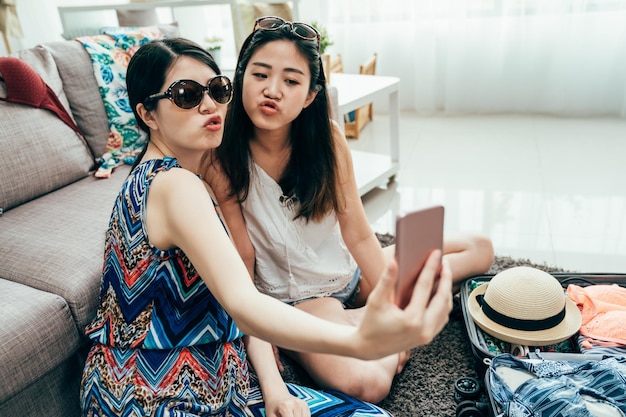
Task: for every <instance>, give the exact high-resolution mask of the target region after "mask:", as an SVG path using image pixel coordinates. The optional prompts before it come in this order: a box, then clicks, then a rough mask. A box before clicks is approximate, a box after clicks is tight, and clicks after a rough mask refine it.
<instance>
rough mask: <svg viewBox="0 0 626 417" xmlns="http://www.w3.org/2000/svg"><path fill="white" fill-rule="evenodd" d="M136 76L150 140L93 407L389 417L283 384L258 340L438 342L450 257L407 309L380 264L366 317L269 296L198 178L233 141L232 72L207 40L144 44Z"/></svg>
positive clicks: (105, 312)
mask: <svg viewBox="0 0 626 417" xmlns="http://www.w3.org/2000/svg"><path fill="white" fill-rule="evenodd" d="M126 81H127V86H128V99H129V102H130V105H131V106H132V108H133V111H134V114H135V116H136V118H137V121H138V123H139V126H141V128H142V129H143V130H144V131H146V132H147V134H148V142H147V144H146V147H145V149H144V151H143V153H142V155H141V157H140V158H139V160H138V161H137V163H136V165H135V166H134V167H133V168H132V170H131V172H130V174H129V176H128V178H127V179H126V180H125V182H124V184H123V185H122V188H121V191H120V193H119V194H118V196H117V198H116V200H115V203H114V206H113V211H112V214H111V218H110V222H109V228H108V230H107V233H106V240H105V254H104V267H103V271H102V279H101V290H100V300H99V304H98V308H97V312H96V316H95V318H94V319H93V321H92V322H91V323H90V324H89V325H88V326H87V328H86V335H87V337H88V338H90V339H91V341H92V342H93V346H92V347H91V349H90V351H89V354H88V357H87V361H86V364H85V367H84V370H83V378H82V386H81V395H80V403H81V407H82V410H83V415H85V416H171V417H174V416H178V417H192V416H271V417H286V416H309V415H315V416H329V417H330V416H336V415H346V416H348V415H373V416H374V415H383V416H386V415H388V413H387V412H385V411H384V410H382V409H380V408H378V407H376V406H373V405H371V404H368V403H365V402H363V401H359V400H355V399H354V398H350V397H349V396H346V395H341V394H339V393H337V394H336V395H335V394H334V393H332V392H321V391H313V390H310V389H308V388H304V387H298V386H295V385H291V384H285V383H284V382H283V381H282V378H281V376H280V373H279V372H278V369H277V368H276V365H275V363H274V357H273V352H272V349H271V345H270V344H268V343H267V342H263V341H261V340H260V339H257V338H256V337H258V338H262V339H265V340H267V341H269V342H271V343H273V344H277V345H281V346H285V347H287V348H289V349H293V350H307V351H315V352H322V353H332V354H339V355H352V356H357V357H360V358H362V359H374V358H377V357H381V356H385V355H389V354H391V353H393V352H396V351H399V350H404V349H407V348H410V347H412V346H416V345H420V344H423V343H425V342H428V341H430V340H431V339H432V338H433V337H434V336H435V335H436V334H437V333H438V332H439V331H440V330H441V328H442V327H443V325H444V324H445V322H446V320H444V319H439V318H438V317H441V316H443V315H444V314H446V312H448V311H449V310H450V309H451V297H450V295H449V289H450V286H451V280H450V273H449V272H448V270H447V269H444V272H443V273H442V279H441V281H440V282H439V283H435V276H436V268H437V265H438V263H439V259H440V256H441V254H440V253H436V254H434V255H433V256H432V257H431V259H430V260H429V267H428V268H427V271H426V272H424V273H423V274H422V277H421V279H420V285H421V286H422V287H423V288H422V291H425V292H427V293H428V294H430V292H431V291H436V295H435V296H434V298H430V297H425V296H423V295H418V293H417V291H416V292H415V294H416V296H415V297H413V299H412V301H411V304H410V305H409V307H408V309H407V310H404V311H403V310H400V309H398V308H397V307H396V306H395V305H394V304H393V303H392V301H391V300H393V288H394V282H395V278H394V277H395V270H394V268H393V267H392V268H390V269H389V270H386V271H385V272H382V271H381V274H384V277H382V279H381V285H379V286H378V287H377V288H376V290H375V291H374V292H373V295H372V297H371V299H370V300H371V301H370V302H369V303H368V305H367V307H366V310H367V311H366V317H367V319H368V320H367V321H366V322H363V324H361V325H359V326H348V325H344V324H338V323H334V322H332V321H329V320H323V319H320V318H318V317H315V316H313V315H311V314H306V313H304V312H302V311H301V310H298V309H296V308H293V307H291V306H289V305H286V304H285V303H282V302H280V301H278V300H276V299H274V298H272V297H269V296H267V295H263V294H261V293H260V292H259V291H258V290H257V289H256V288H255V287H254V285H253V284H252V282H251V280H250V277H249V274H248V272H247V270H246V267H245V264H244V263H243V261H242V259H241V257H240V256H239V254H238V253H237V250H236V248H235V246H234V245H233V243H232V241H231V240H230V237H229V234H228V230H227V228H226V226H225V225H224V223H223V222H222V217H221V214H220V211H219V208H218V207H217V204H216V203H215V200H214V199H213V197H212V191H211V189H210V188H209V187H208V185H207V183H206V182H204V181H203V179H202V178H201V177H200V175H199V168H200V163H201V159H202V156H203V155H204V153H205V152H207V151H208V150H210V149H214V148H216V147H217V146H219V144H220V143H221V141H222V133H223V120H224V117H225V115H226V106H227V104H228V103H229V102H230V100H231V98H232V85H231V82H230V80H229V79H228V78H227V77H225V76H223V75H221V74H220V70H219V68H218V66H217V65H216V64H215V62H214V60H213V58H212V57H211V55H210V54H209V53H208V52H206V51H205V50H204V49H202V47H200V46H199V45H197V44H195V43H192V42H190V41H187V40H184V39H179V38H177V39H164V40H158V41H152V42H149V43H147V44H145V45H144V46H142V47H141V48H139V49H138V50H137V52H136V53H135V55H134V56H133V57H132V59H131V60H130V63H129V66H128V70H127V75H126ZM416 318H420V320H416ZM244 335H246V336H245V337H244ZM244 340H245V345H244ZM248 358H249V359H250V364H251V365H252V366H253V368H254V370H255V373H256V376H255V375H253V374H252V373H250V372H249V369H248ZM257 377H258V383H257Z"/></svg>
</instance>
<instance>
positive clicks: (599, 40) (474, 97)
mask: <svg viewBox="0 0 626 417" xmlns="http://www.w3.org/2000/svg"><path fill="white" fill-rule="evenodd" d="M321 1H322V4H323V6H322V7H321V13H322V14H323V15H324V16H322V17H323V20H324V21H325V22H326V23H327V26H328V29H329V32H330V33H331V34H332V37H333V39H334V40H335V45H334V46H333V52H335V53H341V54H342V57H343V60H344V62H345V63H346V65H345V66H346V67H348V69H352V70H353V71H354V72H356V69H357V68H358V65H359V63H360V61H362V60H365V59H366V58H367V57H368V56H369V55H370V54H371V53H372V52H377V53H378V67H377V73H378V74H381V75H395V76H399V77H400V78H401V87H400V98H401V107H402V108H403V109H413V110H417V111H419V112H422V113H437V112H443V113H446V114H463V113H493V112H523V113H547V114H556V115H563V116H605V115H607V116H608V115H611V116H615V115H617V116H620V117H626V1H625V0H382V1H381V0H321Z"/></svg>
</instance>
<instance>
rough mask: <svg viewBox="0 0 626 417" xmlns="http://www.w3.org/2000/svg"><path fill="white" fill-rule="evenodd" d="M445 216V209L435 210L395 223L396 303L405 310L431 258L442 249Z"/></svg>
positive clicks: (417, 212)
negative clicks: (419, 277)
mask: <svg viewBox="0 0 626 417" xmlns="http://www.w3.org/2000/svg"><path fill="white" fill-rule="evenodd" d="M443 214H444V209H443V206H433V207H428V208H424V209H421V210H415V211H411V212H409V213H407V214H403V215H399V216H398V218H397V219H396V259H397V261H398V281H397V284H396V300H397V303H398V306H400V307H402V308H404V307H406V305H407V304H408V303H409V300H410V299H411V293H412V291H413V287H414V286H415V283H416V282H417V277H418V276H419V273H420V271H421V270H422V268H423V267H424V264H425V263H426V258H428V255H430V253H431V252H432V251H434V250H435V249H440V250H441V249H442V248H443Z"/></svg>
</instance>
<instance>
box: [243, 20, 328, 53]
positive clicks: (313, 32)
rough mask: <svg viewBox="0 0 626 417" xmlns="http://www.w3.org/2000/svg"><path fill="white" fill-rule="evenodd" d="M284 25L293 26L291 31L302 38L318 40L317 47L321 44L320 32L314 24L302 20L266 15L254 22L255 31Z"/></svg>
mask: <svg viewBox="0 0 626 417" xmlns="http://www.w3.org/2000/svg"><path fill="white" fill-rule="evenodd" d="M283 26H289V27H291V33H293V34H294V35H296V36H297V37H299V38H301V39H305V40H308V41H315V40H316V41H317V47H318V48H319V46H320V33H319V32H318V31H317V29H315V28H314V27H313V26H311V25H308V24H306V23H302V22H288V21H286V20H285V19H283V18H281V17H277V16H264V17H259V18H258V19H257V20H256V21H255V22H254V29H253V30H252V31H253V32H256V31H257V30H259V29H260V30H278V29H280V28H282V27H283Z"/></svg>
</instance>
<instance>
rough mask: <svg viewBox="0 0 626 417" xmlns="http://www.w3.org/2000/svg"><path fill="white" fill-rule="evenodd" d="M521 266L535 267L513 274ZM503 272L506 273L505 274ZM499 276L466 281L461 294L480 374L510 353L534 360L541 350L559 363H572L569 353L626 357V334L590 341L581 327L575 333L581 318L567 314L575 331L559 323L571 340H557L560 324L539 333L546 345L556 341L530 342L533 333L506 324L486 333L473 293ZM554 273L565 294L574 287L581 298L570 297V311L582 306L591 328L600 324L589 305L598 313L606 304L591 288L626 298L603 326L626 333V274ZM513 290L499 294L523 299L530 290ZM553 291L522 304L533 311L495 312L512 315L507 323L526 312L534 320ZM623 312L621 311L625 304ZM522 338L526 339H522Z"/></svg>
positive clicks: (507, 308)
mask: <svg viewBox="0 0 626 417" xmlns="http://www.w3.org/2000/svg"><path fill="white" fill-rule="evenodd" d="M520 268H522V269H523V268H528V269H534V268H530V267H515V268H511V270H514V269H515V270H517V269H520ZM503 272H506V271H503ZM516 272H519V271H516ZM531 272H532V271H531ZM542 273H543V272H542ZM500 274H502V272H501V273H500ZM544 274H545V273H544ZM496 275H499V274H496ZM496 275H481V276H477V277H473V278H471V279H468V280H466V281H465V282H464V283H463V285H462V287H461V290H460V305H461V310H462V312H463V319H464V322H465V329H466V332H467V335H468V339H469V341H470V345H471V349H472V353H473V354H474V356H475V358H476V371H477V373H478V374H479V375H482V374H483V373H484V372H485V370H486V368H487V366H488V364H486V363H485V362H484V361H485V359H493V358H494V357H495V356H497V355H500V354H504V353H510V354H513V355H514V356H519V357H529V356H530V355H531V354H533V353H534V352H535V351H539V352H541V353H542V354H543V357H544V358H545V359H550V358H551V357H552V358H559V359H567V356H563V355H564V354H565V355H567V354H574V355H579V354H581V353H585V354H587V355H594V356H588V357H587V359H600V358H602V357H603V356H607V355H625V356H626V343H624V338H625V337H626V333H625V334H623V335H620V334H618V335H617V336H618V337H616V338H613V340H606V339H607V338H605V339H602V337H598V335H595V336H596V337H589V336H588V335H583V334H581V332H580V331H578V330H579V329H575V330H577V331H572V326H579V327H580V326H581V324H582V323H581V322H578V323H577V322H576V320H575V319H573V318H572V317H567V315H566V319H567V320H564V321H569V327H570V328H569V329H566V328H564V327H567V326H565V325H564V323H561V324H559V327H560V328H562V330H561V336H563V335H568V334H571V337H570V336H566V337H565V338H563V337H557V336H559V334H558V332H554V331H552V330H554V329H555V328H556V326H555V325H554V324H553V323H552V324H551V323H547V324H546V326H547V327H548V328H549V329H548V330H546V332H547V333H546V332H541V331H540V332H538V333H543V337H538V338H536V339H535V340H539V341H541V342H545V341H549V342H550V343H538V344H534V343H532V342H528V341H526V339H525V338H524V337H523V336H526V335H528V334H529V332H525V331H516V330H515V331H512V332H510V333H511V334H509V333H507V332H506V331H505V330H503V329H502V326H498V325H496V324H493V323H492V324H491V326H492V327H493V329H491V328H490V329H489V330H490V331H489V332H486V331H485V330H484V327H485V325H484V323H481V324H482V327H483V328H481V327H480V326H479V325H478V324H477V323H476V321H475V320H474V317H476V312H475V311H474V317H472V314H471V312H470V310H471V308H474V309H476V299H477V296H476V294H472V292H473V291H474V290H475V289H477V288H478V287H481V286H482V285H484V284H489V283H490V282H491V280H492V279H494V277H495V276H496ZM550 275H551V276H552V277H554V278H555V279H556V280H557V281H558V282H559V283H560V284H561V287H562V291H565V290H566V289H567V288H568V287H569V286H570V285H572V286H571V287H569V288H570V289H571V291H570V292H571V293H572V294H576V297H578V298H575V299H574V300H571V299H568V300H567V304H568V306H567V308H568V309H569V308H571V306H572V305H574V306H576V307H577V308H578V310H581V309H582V310H583V312H582V315H583V316H584V319H585V320H586V321H585V324H586V325H587V327H592V326H593V325H596V324H597V323H596V321H594V320H593V319H590V318H589V314H590V313H589V311H585V310H584V308H585V303H587V307H589V305H591V306H590V307H589V308H588V310H589V309H596V310H597V309H598V306H602V305H603V304H600V301H598V300H594V299H593V298H592V296H590V295H588V294H586V290H585V288H588V287H590V286H594V287H595V288H594V289H598V290H599V289H601V288H607V291H608V292H610V293H612V294H623V295H624V299H623V301H622V300H619V301H618V302H622V303H625V304H623V310H622V311H618V312H617V313H615V315H614V317H612V318H611V316H610V315H607V316H605V317H604V323H600V324H602V325H604V326H606V325H607V324H606V323H615V327H616V328H615V329H611V330H610V331H612V332H619V331H620V329H622V330H623V331H626V326H624V325H623V323H624V320H623V319H622V320H620V319H619V317H626V274H606V273H585V274H578V273H576V274H574V273H552V274H550ZM613 285H616V286H619V287H620V288H619V290H620V291H616V290H615V289H614V288H616V287H613ZM509 287H510V285H507V288H505V289H503V288H500V289H498V291H511V292H512V294H510V295H509V296H513V297H515V296H517V295H518V294H517V293H520V292H525V291H527V288H509ZM484 288H485V287H482V288H481V290H479V291H476V292H477V293H482V294H484V293H485V291H484ZM486 288H487V289H488V286H486ZM492 289H493V291H495V290H496V289H495V287H494V288H492ZM587 291H588V290H587ZM547 292H548V291H547V290H545V289H540V290H539V291H537V297H538V298H536V299H534V300H533V301H531V302H528V303H527V305H526V304H524V303H522V304H521V306H522V308H525V309H526V310H527V311H526V312H522V313H519V312H515V306H509V305H506V304H505V305H504V306H500V307H498V306H496V307H495V309H496V310H499V312H498V311H495V312H492V313H493V314H496V315H498V314H500V313H502V315H504V316H507V317H504V318H502V320H509V319H511V318H510V317H508V316H509V315H512V316H515V317H517V316H519V315H520V314H521V315H522V316H523V315H524V314H526V313H527V312H528V314H529V315H530V316H532V314H535V313H536V310H538V309H541V304H542V303H544V301H545V299H544V298H545V297H548V296H549V295H547ZM589 292H591V291H589ZM566 294H567V293H566ZM472 296H473V297H472ZM520 297H521V295H520ZM542 297H543V298H542ZM516 300H517V299H516ZM472 303H473V304H472ZM524 306H525V307H524ZM605 307H606V305H605ZM609 308H612V306H610V307H609ZM617 308H618V309H619V306H618V307H617ZM511 310H512V311H511ZM567 313H568V314H570V316H573V315H574V314H571V313H572V311H568V312H567ZM481 314H482V312H481ZM539 314H541V313H539ZM564 314H565V313H564ZM491 317H494V316H491ZM494 318H495V320H496V321H499V320H500V317H497V316H495V317H494ZM513 320H515V318H513ZM557 320H558V318H557ZM518 321H519V320H518ZM504 323H508V322H506V321H504ZM517 324H520V325H521V326H523V325H526V324H528V323H524V322H523V320H522V323H514V324H511V325H512V326H515V325H517ZM530 326H531V327H532V326H534V322H531V323H530ZM551 326H552V327H551ZM504 327H506V326H504ZM600 328H601V326H599V325H598V329H600ZM492 330H493V331H492ZM557 330H558V329H557ZM584 330H585V331H587V332H591V333H592V334H593V331H594V329H593V328H584ZM502 332H504V333H507V334H506V336H507V337H506V339H507V340H508V341H505V340H503V339H501V338H500V337H499V335H501V334H502ZM530 333H533V332H530ZM520 334H521V335H522V336H519V335H520ZM515 336H518V337H517V338H516V337H515ZM540 336H541V334H540ZM600 336H601V335H600ZM551 337H552V340H551ZM528 338H530V337H528ZM561 339H563V340H561ZM553 340H555V341H553ZM524 342H526V343H524ZM555 355H559V356H555Z"/></svg>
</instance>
